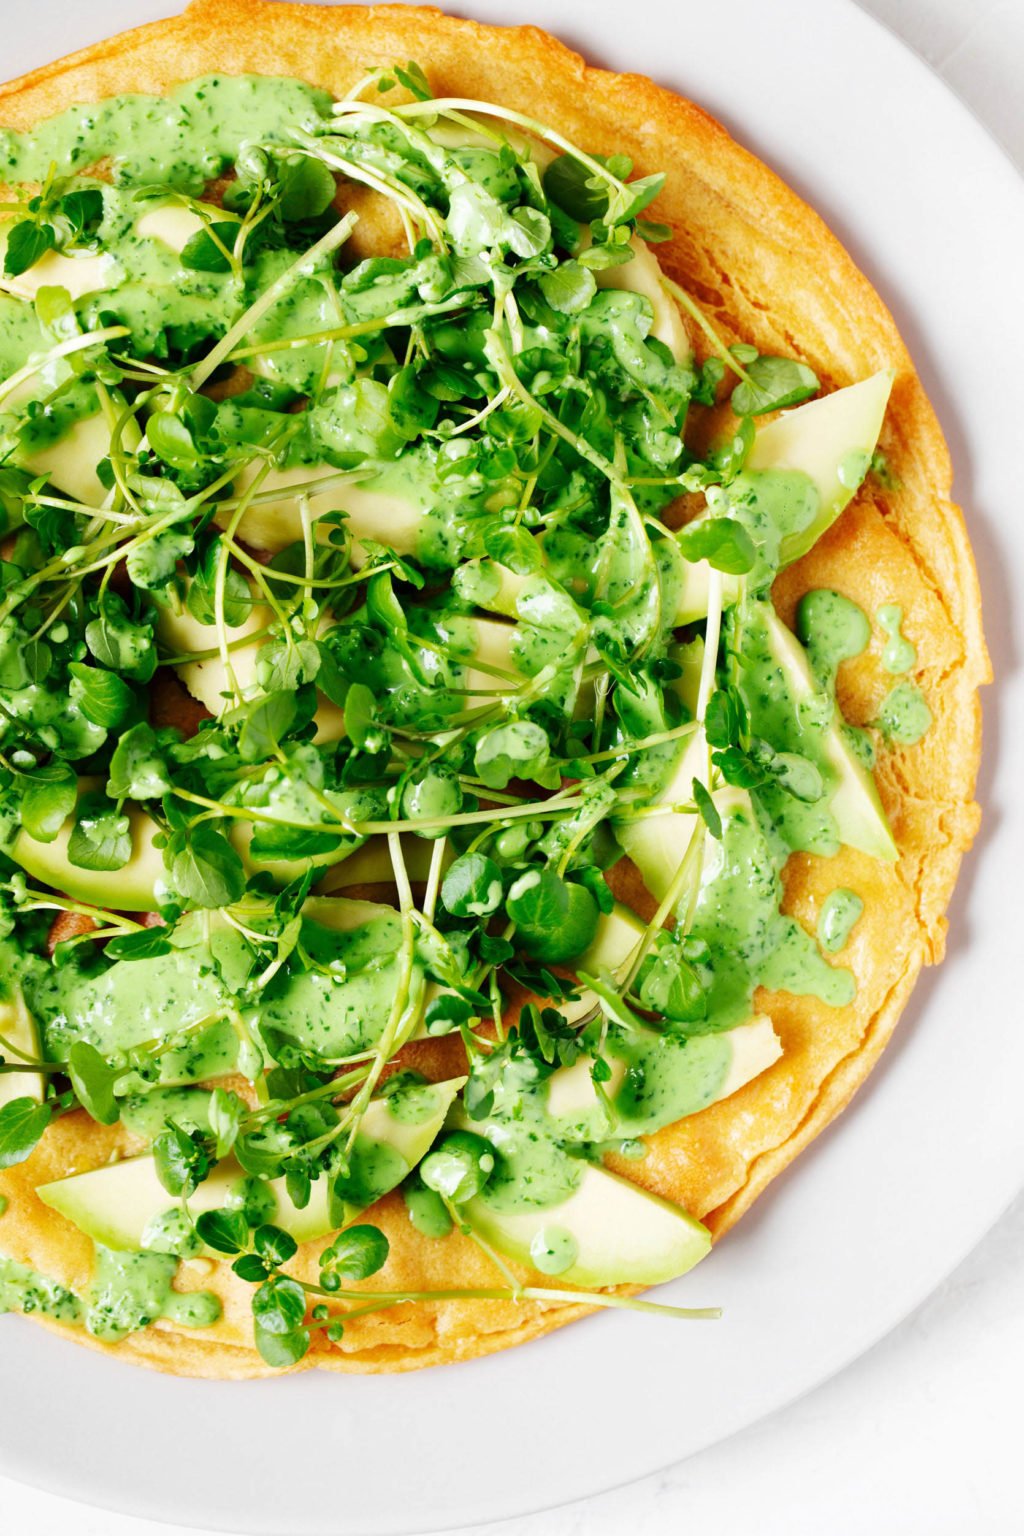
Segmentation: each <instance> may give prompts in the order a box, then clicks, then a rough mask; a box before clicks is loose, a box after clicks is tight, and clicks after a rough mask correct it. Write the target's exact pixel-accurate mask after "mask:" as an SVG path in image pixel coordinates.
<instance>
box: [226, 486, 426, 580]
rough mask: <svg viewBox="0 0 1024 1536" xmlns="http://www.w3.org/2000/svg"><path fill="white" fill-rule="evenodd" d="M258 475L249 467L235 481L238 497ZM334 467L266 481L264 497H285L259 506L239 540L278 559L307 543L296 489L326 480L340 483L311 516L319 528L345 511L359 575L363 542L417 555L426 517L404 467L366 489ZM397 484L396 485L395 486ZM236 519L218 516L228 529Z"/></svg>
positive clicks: (314, 497)
mask: <svg viewBox="0 0 1024 1536" xmlns="http://www.w3.org/2000/svg"><path fill="white" fill-rule="evenodd" d="M256 474H257V468H256V466H247V467H246V468H245V469H242V470H240V471H239V473H238V475H237V476H236V477H235V482H234V489H235V495H236V496H241V495H242V494H243V493H244V492H245V490H246V489H247V488H248V486H249V485H251V484H252V481H253V479H254V478H255V476H256ZM340 474H341V472H340V471H339V470H338V469H336V468H335V466H334V465H333V464H298V465H296V466H294V467H293V468H291V469H271V470H270V471H269V472H268V473H267V474H266V475H265V476H264V477H263V479H262V481H261V482H260V486H259V492H258V494H259V495H260V496H263V495H266V493H267V492H271V491H280V492H281V496H280V498H279V499H275V500H267V501H255V502H253V503H252V504H251V505H250V506H248V507H247V508H246V509H245V511H244V512H243V514H242V521H241V523H240V524H239V526H238V534H239V537H240V538H243V539H244V540H245V542H246V543H247V544H250V545H251V546H252V547H253V548H254V549H263V550H269V551H270V552H271V553H273V554H276V553H277V552H278V550H282V549H287V547H288V545H289V544H296V543H299V542H300V541H301V539H302V537H303V530H302V515H301V512H300V511H299V501H298V496H297V494H296V492H295V487H296V486H298V485H310V484H315V482H316V481H318V480H323V479H324V478H325V477H326V476H333V477H334V484H333V485H332V486H331V487H330V489H329V490H323V491H314V492H313V493H312V494H311V495H310V496H309V513H310V517H311V518H312V519H313V522H314V531H315V523H316V519H317V518H318V517H322V516H323V515H324V513H325V512H334V511H336V510H337V508H338V507H344V509H345V511H346V513H347V514H348V523H347V525H346V526H347V527H348V529H349V531H350V532H351V534H352V540H353V542H352V553H351V563H352V566H353V568H354V569H355V570H358V569H359V567H360V566H361V565H363V564H364V563H365V561H366V555H365V552H364V551H363V549H362V547H361V545H360V544H359V540H360V539H375V540H376V541H377V542H378V543H379V544H386V545H387V546H388V547H389V548H390V549H393V550H394V551H395V552H396V554H399V555H415V553H416V549H417V545H418V542H419V534H420V527H421V524H422V517H421V514H420V509H419V506H418V505H417V504H416V503H415V502H414V501H410V500H409V499H408V497H407V496H403V495H402V494H401V491H400V489H399V487H400V486H401V485H402V484H403V477H404V472H403V468H402V467H401V466H392V465H385V466H384V467H383V468H382V469H379V470H377V471H376V472H375V473H374V474H373V476H372V478H367V480H366V481H365V482H363V483H357V482H353V483H348V482H346V481H344V480H342V479H341V478H340ZM392 482H393V484H392ZM233 517H234V512H233V511H232V510H231V509H225V510H224V511H221V512H218V513H217V514H216V516H215V518H214V521H215V522H216V523H217V524H218V525H219V526H220V527H221V528H226V527H227V525H228V523H229V522H230V521H231V519H232V518H233Z"/></svg>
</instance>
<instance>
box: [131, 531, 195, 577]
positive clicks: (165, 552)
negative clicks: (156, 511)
mask: <svg viewBox="0 0 1024 1536" xmlns="http://www.w3.org/2000/svg"><path fill="white" fill-rule="evenodd" d="M193 548H194V541H193V538H192V535H191V534H190V533H186V531H185V530H184V529H183V528H164V529H163V530H162V531H161V532H160V533H156V534H154V535H153V536H152V538H149V539H147V540H146V541H145V543H143V544H140V545H139V546H138V548H137V549H132V550H129V552H128V554H127V555H126V557H125V565H126V566H127V568H128V575H129V576H130V577H131V579H132V581H133V582H134V583H135V585H136V586H137V587H145V588H146V589H147V590H149V591H155V590H156V589H157V588H158V587H165V586H166V585H167V583H168V582H169V581H170V579H171V577H172V576H173V575H174V572H175V570H176V569H177V565H178V561H179V560H184V558H185V556H186V555H190V554H191V553H192V550H193Z"/></svg>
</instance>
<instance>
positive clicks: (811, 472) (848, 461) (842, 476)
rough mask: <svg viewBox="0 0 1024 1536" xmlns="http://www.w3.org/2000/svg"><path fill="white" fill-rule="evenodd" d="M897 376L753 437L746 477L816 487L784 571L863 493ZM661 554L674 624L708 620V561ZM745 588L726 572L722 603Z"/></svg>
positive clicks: (871, 382) (881, 377)
mask: <svg viewBox="0 0 1024 1536" xmlns="http://www.w3.org/2000/svg"><path fill="white" fill-rule="evenodd" d="M894 377H895V375H894V374H893V372H892V370H891V369H888V368H886V369H883V370H882V371H881V372H880V373H875V374H872V375H871V377H870V378H867V379H862V380H861V381H860V382H859V383H857V384H848V385H847V386H846V387H845V388H844V389H836V390H833V392H832V393H831V394H830V395H825V396H824V397H823V398H822V399H821V400H810V401H808V402H807V404H806V405H798V406H796V408H795V409H794V410H791V411H782V412H781V413H780V414H779V415H778V416H777V417H776V418H775V420H774V421H771V422H769V423H768V425H767V426H764V427H761V428H760V429H759V430H758V431H757V432H756V433H755V434H754V441H753V444H752V445H751V449H750V452H749V454H748V455H747V459H746V462H745V464H744V466H743V469H744V472H746V471H747V470H758V469H782V470H787V469H788V470H800V471H801V472H802V473H803V474H805V475H808V476H809V477H810V479H811V480H812V481H813V482H814V487H815V489H816V491H817V493H818V512H817V515H816V516H815V518H814V519H813V521H812V522H811V523H810V525H809V526H808V527H807V528H804V529H802V530H801V532H799V533H794V534H790V535H788V536H787V537H786V538H784V539H783V541H782V545H781V549H780V557H781V563H782V565H783V566H786V565H791V564H792V563H793V561H794V560H798V559H799V558H800V556H801V555H805V554H806V553H807V551H808V550H809V549H810V548H811V547H812V545H814V544H816V543H817V541H818V539H820V538H821V535H822V534H823V533H824V532H825V531H826V529H828V528H830V527H831V526H832V524H833V523H834V522H835V520H836V518H837V517H838V516H839V514H840V512H842V511H843V509H844V507H846V506H847V505H848V504H849V502H850V501H852V499H853V497H854V496H855V494H856V492H857V491H858V490H859V488H860V485H861V482H862V481H863V479H864V476H865V474H866V473H867V471H868V467H869V465H870V463H871V455H872V453H873V452H874V450H875V446H876V444H877V442H878V434H879V432H880V431H881V430H882V421H883V419H884V417H885V408H886V405H887V404H888V400H889V394H890V391H891V389H892V384H893V379H894ZM704 515H706V514H702V516H704ZM658 552H659V559H660V561H661V563H662V566H663V569H664V571H665V575H666V577H667V579H668V581H669V583H670V590H674V592H675V610H674V616H673V622H674V623H675V625H676V626H677V627H678V626H679V625H681V624H692V623H693V622H694V620H696V619H702V618H704V617H705V615H706V614H707V611H708V586H709V583H710V579H711V567H710V566H709V565H708V562H707V561H706V560H696V561H688V560H686V559H685V558H684V557H683V555H682V553H681V552H680V551H679V549H678V548H677V546H676V544H675V542H674V541H673V540H671V539H663V540H662V541H661V542H660V543H659V545H658ZM742 589H743V580H742V578H741V577H738V576H732V575H729V574H728V573H723V575H722V602H723V604H724V605H725V606H726V607H728V606H729V605H730V604H732V603H735V602H736V601H737V599H738V598H739V596H740V593H741V591H742Z"/></svg>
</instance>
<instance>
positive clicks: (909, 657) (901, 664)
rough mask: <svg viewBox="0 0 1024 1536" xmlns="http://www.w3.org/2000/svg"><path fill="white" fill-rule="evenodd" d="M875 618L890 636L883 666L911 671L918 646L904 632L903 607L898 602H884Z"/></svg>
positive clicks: (883, 653) (894, 670)
mask: <svg viewBox="0 0 1024 1536" xmlns="http://www.w3.org/2000/svg"><path fill="white" fill-rule="evenodd" d="M875 618H876V620H877V621H878V625H879V628H880V629H882V630H884V631H885V634H886V635H887V637H888V638H887V640H886V644H885V649H884V650H883V651H882V666H883V667H884V668H885V670H886V671H887V672H909V671H910V669H911V667H912V666H913V665H914V663H915V662H916V661H917V648H916V647H915V646H914V645H913V644H912V643H911V642H910V641H909V640H908V639H907V638H906V636H905V635H904V634H903V633H902V630H901V625H902V623H903V609H902V608H901V607H900V606H899V604H898V603H883V604H882V606H881V608H879V610H878V612H877V613H876V614H875Z"/></svg>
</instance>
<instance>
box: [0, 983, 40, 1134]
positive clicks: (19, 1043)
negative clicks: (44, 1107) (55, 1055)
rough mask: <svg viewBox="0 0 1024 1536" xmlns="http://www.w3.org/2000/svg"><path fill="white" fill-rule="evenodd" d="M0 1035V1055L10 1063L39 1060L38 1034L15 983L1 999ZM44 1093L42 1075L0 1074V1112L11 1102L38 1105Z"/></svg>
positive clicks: (33, 1073)
mask: <svg viewBox="0 0 1024 1536" xmlns="http://www.w3.org/2000/svg"><path fill="white" fill-rule="evenodd" d="M0 1035H2V1036H3V1042H0V1055H3V1056H5V1057H7V1059H8V1060H9V1061H11V1062H14V1063H17V1062H18V1061H19V1059H22V1058H25V1057H27V1058H29V1059H31V1060H35V1061H38V1060H39V1059H40V1054H41V1052H40V1044H39V1031H38V1029H37V1028H36V1021H35V1019H34V1018H33V1017H32V1015H31V1013H30V1012H29V1010H28V1006H27V1005H26V1002H25V998H24V995H23V994H22V990H21V988H20V986H19V985H18V983H17V982H13V983H11V993H10V995H9V996H8V997H6V998H2V999H0ZM8 1046H9V1047H10V1049H9V1050H8V1049H7V1047H8ZM45 1091H46V1079H45V1077H44V1076H43V1074H42V1073H41V1072H4V1073H2V1074H0V1109H3V1107H4V1105H5V1104H9V1103H10V1102H11V1100H12V1099H36V1100H39V1101H41V1100H42V1097H43V1094H44V1093H45Z"/></svg>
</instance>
